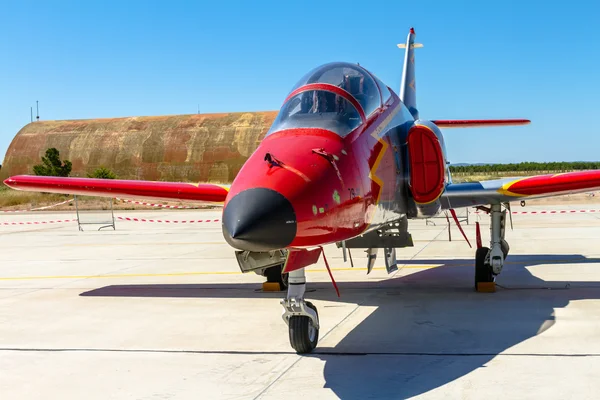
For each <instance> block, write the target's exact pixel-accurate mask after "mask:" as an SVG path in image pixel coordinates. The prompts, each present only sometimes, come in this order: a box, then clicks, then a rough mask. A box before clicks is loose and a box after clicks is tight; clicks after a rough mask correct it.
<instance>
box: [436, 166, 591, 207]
mask: <svg viewBox="0 0 600 400" xmlns="http://www.w3.org/2000/svg"><path fill="white" fill-rule="evenodd" d="M592 190H600V170H594V171H577V172H565V173H560V174H547V175H536V176H530V177H524V178H506V179H498V180H491V181H481V182H469V183H451V184H449V185H448V186H446V190H445V192H444V194H443V195H442V202H443V206H444V207H445V208H457V207H469V206H477V205H486V204H497V203H505V202H511V201H521V200H523V199H524V198H540V197H552V196H560V195H564V194H574V193H583V192H589V191H592Z"/></svg>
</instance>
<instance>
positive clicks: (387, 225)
mask: <svg viewBox="0 0 600 400" xmlns="http://www.w3.org/2000/svg"><path fill="white" fill-rule="evenodd" d="M398 47H400V48H404V49H406V50H405V54H404V66H403V72H402V80H401V87H400V92H399V95H397V94H396V93H394V91H393V90H392V89H391V88H389V87H388V86H386V85H385V84H384V83H383V82H381V81H380V80H379V79H378V78H377V77H376V76H375V75H373V74H372V73H371V72H369V71H368V70H367V69H365V68H364V67H363V66H361V65H358V64H354V63H345V62H334V63H329V64H325V65H322V66H319V67H317V68H315V69H313V70H311V71H310V72H308V73H307V74H306V75H305V76H304V77H302V78H301V79H300V81H298V83H297V84H296V85H295V86H294V87H293V88H292V90H291V91H290V92H289V93H288V95H287V96H286V98H285V100H284V102H283V105H282V107H281V109H280V111H279V113H278V115H277V117H276V119H275V120H274V122H273V124H272V126H271V127H270V129H269V131H268V132H267V133H266V135H265V137H264V139H263V140H262V141H261V143H260V144H259V146H258V147H257V149H256V150H255V151H254V153H253V154H252V155H251V156H250V157H249V158H248V160H247V161H246V162H245V163H244V165H243V167H242V168H241V169H240V171H239V173H238V174H237V176H236V178H235V179H234V181H233V182H232V184H231V185H230V186H222V185H216V184H210V183H199V184H190V183H177V182H150V181H133V180H104V179H92V178H75V177H73V178H63V177H47V176H28V175H18V176H13V177H10V178H8V179H6V180H5V181H4V183H5V184H6V185H7V186H9V187H11V188H13V189H18V190H27V191H42V192H51V193H63V194H75V195H91V196H103V197H110V198H114V197H129V198H140V199H158V200H183V201H185V200H188V201H205V202H214V203H223V214H222V219H221V221H222V223H221V224H222V232H223V236H224V239H225V240H226V241H227V243H228V244H229V245H231V247H233V248H234V249H236V250H235V256H236V259H237V262H238V264H239V266H240V269H241V270H242V272H250V271H254V272H256V273H258V274H261V275H264V276H265V277H266V278H267V282H268V283H278V284H280V285H282V286H283V287H287V294H286V296H285V298H284V299H283V300H282V301H281V304H282V305H283V309H284V311H283V320H284V321H285V322H286V324H287V325H288V331H289V338H290V344H291V346H292V348H293V349H294V350H295V351H296V352H297V353H299V354H304V353H309V352H311V351H312V350H313V349H315V347H316V346H317V343H318V339H319V326H320V324H319V315H318V312H317V309H316V307H315V306H314V305H313V304H312V303H310V302H309V301H307V300H306V299H305V296H304V294H305V290H306V276H305V268H306V267H308V266H310V265H313V264H315V263H316V262H317V261H318V260H319V258H320V256H321V255H323V260H324V262H325V265H326V267H327V269H328V270H329V264H328V262H327V258H326V257H325V253H324V252H323V246H324V245H327V244H333V243H335V244H336V245H337V247H338V248H342V251H343V255H344V260H346V255H349V256H350V262H351V263H353V261H352V255H351V252H350V251H351V249H356V248H362V249H366V253H367V273H369V272H371V270H372V268H373V265H374V263H375V260H376V257H377V252H378V249H381V248H382V249H384V256H385V265H386V269H387V271H388V272H389V273H391V272H393V271H395V270H396V269H397V259H396V249H397V248H402V247H407V246H412V236H411V234H410V233H409V232H408V221H409V220H412V219H422V218H431V217H433V216H436V215H438V214H440V213H441V212H444V211H449V212H450V213H451V214H452V215H453V216H454V217H455V216H456V214H455V212H454V209H455V208H461V207H477V208H478V209H479V210H482V211H484V212H485V213H487V214H489V217H490V222H491V223H490V244H489V247H487V246H483V245H482V244H481V232H480V230H479V225H478V224H477V225H476V236H477V250H476V252H475V273H474V275H475V279H474V280H475V289H476V290H478V291H483V292H487V291H493V287H494V280H495V277H496V276H497V275H498V274H500V272H501V271H502V267H503V265H504V260H505V258H506V256H507V255H508V252H509V245H508V242H507V241H506V239H505V225H506V212H507V210H509V209H510V203H511V202H514V201H523V199H524V198H527V199H530V198H537V197H547V196H556V195H564V194H568V193H581V192H588V191H590V190H598V189H600V170H594V171H580V172H568V173H562V174H554V175H552V174H550V175H538V176H532V177H524V178H516V179H515V178H509V179H498V180H489V181H480V182H470V183H453V182H452V178H451V175H450V171H449V163H448V161H447V154H446V148H445V144H444V136H443V134H442V130H441V129H444V128H463V127H487V126H509V125H525V124H528V123H530V121H529V120H526V119H497V120H424V119H421V118H419V110H418V108H417V102H416V86H415V82H416V81H415V54H414V50H415V49H416V48H419V47H422V45H421V44H418V43H415V31H414V29H413V28H411V29H410V31H409V33H408V37H407V40H406V43H404V44H400V45H398ZM454 219H455V222H456V223H457V224H458V225H459V228H460V224H459V223H458V219H457V218H456V217H455V218H454ZM461 231H462V228H461ZM463 234H464V232H463ZM465 239H466V236H465ZM330 275H331V273H330ZM331 278H332V282H333V284H334V287H335V289H336V291H337V285H336V283H335V281H334V280H333V276H331ZM338 295H339V292H338Z"/></svg>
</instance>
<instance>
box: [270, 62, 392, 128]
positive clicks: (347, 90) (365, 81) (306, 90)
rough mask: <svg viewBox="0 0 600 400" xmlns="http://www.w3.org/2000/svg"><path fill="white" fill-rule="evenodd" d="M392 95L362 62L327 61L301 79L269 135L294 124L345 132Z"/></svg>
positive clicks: (296, 126) (300, 126)
mask: <svg viewBox="0 0 600 400" xmlns="http://www.w3.org/2000/svg"><path fill="white" fill-rule="evenodd" d="M389 97H390V92H389V91H388V89H387V87H386V86H385V85H383V83H381V82H380V81H379V80H378V79H377V78H375V77H374V76H373V75H371V74H370V73H369V72H367V71H366V70H365V69H364V68H362V67H361V66H359V65H355V64H350V63H341V62H337V63H330V64H325V65H322V66H320V67H317V68H315V69H313V70H312V71H310V72H309V73H308V74H306V75H305V76H304V77H302V79H300V81H298V83H297V84H296V85H295V86H294V88H293V89H292V90H291V92H290V94H289V95H288V97H287V99H286V100H285V102H284V104H283V107H282V108H281V110H280V112H279V114H278V115H277V118H276V119H275V121H274V122H273V125H272V126H271V129H270V130H269V132H268V133H267V135H269V134H271V133H274V132H277V131H281V130H284V129H291V128H321V129H327V130H330V131H333V132H335V133H337V134H339V135H341V136H346V135H347V134H348V133H350V132H352V131H353V130H354V129H356V128H357V127H358V126H360V124H362V123H364V122H365V120H366V118H368V116H369V115H370V114H372V113H373V112H374V111H375V110H377V109H378V108H380V107H381V106H382V103H385V102H386V101H387V100H388V98H389Z"/></svg>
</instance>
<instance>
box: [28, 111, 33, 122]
mask: <svg viewBox="0 0 600 400" xmlns="http://www.w3.org/2000/svg"><path fill="white" fill-rule="evenodd" d="M29 119H30V121H29V122H33V107H29Z"/></svg>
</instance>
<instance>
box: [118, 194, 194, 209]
mask: <svg viewBox="0 0 600 400" xmlns="http://www.w3.org/2000/svg"><path fill="white" fill-rule="evenodd" d="M117 200H119V201H123V202H125V203H132V204H139V205H141V206H150V207H160V208H177V209H188V210H189V209H196V208H198V207H192V206H169V205H166V204H157V203H145V202H143V201H135V200H126V199H120V198H118V197H117Z"/></svg>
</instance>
